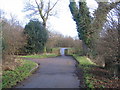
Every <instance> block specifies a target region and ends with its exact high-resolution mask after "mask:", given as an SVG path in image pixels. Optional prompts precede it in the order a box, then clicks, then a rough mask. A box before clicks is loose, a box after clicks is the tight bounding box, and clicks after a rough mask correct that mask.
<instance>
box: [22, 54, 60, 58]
mask: <svg viewBox="0 0 120 90" xmlns="http://www.w3.org/2000/svg"><path fill="white" fill-rule="evenodd" d="M56 56H58V55H57V54H40V55H38V54H36V55H27V56H20V57H25V58H50V57H56Z"/></svg>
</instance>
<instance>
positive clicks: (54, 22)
mask: <svg viewBox="0 0 120 90" xmlns="http://www.w3.org/2000/svg"><path fill="white" fill-rule="evenodd" d="M25 1H26V0H0V9H2V10H4V11H5V12H7V16H6V18H10V15H9V14H10V13H11V14H13V15H15V16H16V18H17V20H19V21H20V22H21V23H22V24H23V26H24V25H25V24H26V23H28V21H29V19H28V18H26V17H25V16H26V13H24V12H22V10H23V8H24V2H25ZM55 1H56V0H55ZM87 5H88V6H89V7H91V9H90V11H93V10H94V9H95V8H96V7H97V4H96V2H95V1H94V0H87ZM55 10H57V15H55V16H50V18H49V20H48V23H47V25H48V27H49V29H50V30H52V31H54V30H55V31H57V32H60V33H62V34H63V35H65V36H66V35H67V36H72V37H76V36H77V35H78V34H77V30H76V24H75V22H74V21H73V19H72V15H71V13H70V10H69V0H61V1H60V2H58V4H57V6H56V7H55Z"/></svg>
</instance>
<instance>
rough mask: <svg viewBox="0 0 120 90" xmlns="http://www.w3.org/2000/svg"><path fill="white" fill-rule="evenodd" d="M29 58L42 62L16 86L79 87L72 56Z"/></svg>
mask: <svg viewBox="0 0 120 90" xmlns="http://www.w3.org/2000/svg"><path fill="white" fill-rule="evenodd" d="M29 60H32V61H35V62H37V63H40V68H39V69H38V70H37V71H36V72H35V73H34V74H33V75H32V76H30V77H29V78H28V79H27V80H25V81H24V82H22V83H21V84H20V85H18V86H17V87H16V88H79V80H78V77H77V76H76V74H75V70H76V67H75V64H76V61H75V60H74V59H73V58H72V57H71V56H58V57H55V58H46V59H29Z"/></svg>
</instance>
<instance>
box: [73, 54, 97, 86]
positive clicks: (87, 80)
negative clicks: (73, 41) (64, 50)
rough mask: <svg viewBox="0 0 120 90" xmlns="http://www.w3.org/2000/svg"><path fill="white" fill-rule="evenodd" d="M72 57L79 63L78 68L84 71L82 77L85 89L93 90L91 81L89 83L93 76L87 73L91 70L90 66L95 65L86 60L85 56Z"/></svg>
mask: <svg viewBox="0 0 120 90" xmlns="http://www.w3.org/2000/svg"><path fill="white" fill-rule="evenodd" d="M73 57H74V58H75V59H76V60H77V61H78V62H79V67H80V68H82V69H83V71H84V74H83V75H84V78H85V83H86V85H87V87H88V88H94V86H93V81H91V78H92V77H93V75H92V74H90V73H89V72H88V71H89V70H90V69H91V66H94V65H95V63H93V62H91V61H90V60H88V58H87V57H85V56H78V55H73Z"/></svg>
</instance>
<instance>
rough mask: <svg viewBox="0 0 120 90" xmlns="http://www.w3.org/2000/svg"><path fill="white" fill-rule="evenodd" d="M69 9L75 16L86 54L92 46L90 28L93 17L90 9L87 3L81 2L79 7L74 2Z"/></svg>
mask: <svg viewBox="0 0 120 90" xmlns="http://www.w3.org/2000/svg"><path fill="white" fill-rule="evenodd" d="M69 7H70V10H71V13H72V15H73V19H74V20H75V22H76V25H77V31H78V36H79V39H80V40H82V41H83V51H84V54H86V53H87V47H89V44H90V38H89V34H90V31H89V27H90V23H91V17H90V13H89V9H88V7H87V5H86V2H79V6H78V7H77V5H76V2H75V1H72V2H70V5H69Z"/></svg>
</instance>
